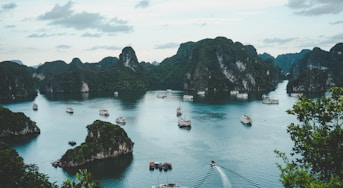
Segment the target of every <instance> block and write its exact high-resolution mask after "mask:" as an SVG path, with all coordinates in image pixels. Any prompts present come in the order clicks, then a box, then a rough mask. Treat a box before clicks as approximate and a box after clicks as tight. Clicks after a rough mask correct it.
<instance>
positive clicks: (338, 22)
mask: <svg viewBox="0 0 343 188" xmlns="http://www.w3.org/2000/svg"><path fill="white" fill-rule="evenodd" d="M331 24H332V25H337V24H343V20H339V21H335V22H332V23H331Z"/></svg>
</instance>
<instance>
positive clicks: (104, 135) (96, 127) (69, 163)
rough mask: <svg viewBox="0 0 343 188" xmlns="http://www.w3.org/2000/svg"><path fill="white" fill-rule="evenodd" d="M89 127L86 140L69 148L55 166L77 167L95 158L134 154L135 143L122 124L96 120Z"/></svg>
mask: <svg viewBox="0 0 343 188" xmlns="http://www.w3.org/2000/svg"><path fill="white" fill-rule="evenodd" d="M87 129H88V135H87V137H86V140H85V142H84V143H82V144H81V145H80V146H77V147H76V148H73V149H69V150H68V151H67V152H66V153H65V154H64V155H63V156H62V157H61V159H59V160H57V161H56V162H54V163H53V164H52V165H53V166H55V167H57V166H58V167H77V166H81V165H84V164H86V163H89V162H92V161H95V160H101V159H107V158H116V157H120V156H123V155H132V152H133V145H134V143H133V142H132V141H131V139H130V138H129V137H128V136H127V134H126V132H125V131H124V129H122V128H121V127H120V126H118V125H114V124H112V123H109V122H104V121H100V120H96V121H94V122H93V123H92V124H90V125H88V126H87Z"/></svg>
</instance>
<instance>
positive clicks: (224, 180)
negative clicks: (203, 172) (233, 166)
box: [213, 166, 231, 188]
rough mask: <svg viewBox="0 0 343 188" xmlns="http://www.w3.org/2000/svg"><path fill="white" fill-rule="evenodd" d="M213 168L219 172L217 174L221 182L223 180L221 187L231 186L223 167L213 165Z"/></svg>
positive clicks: (229, 187)
mask: <svg viewBox="0 0 343 188" xmlns="http://www.w3.org/2000/svg"><path fill="white" fill-rule="evenodd" d="M213 168H214V169H216V170H217V172H218V173H219V175H220V177H221V179H222V182H223V187H228V188H231V183H230V181H229V178H228V177H227V175H226V174H225V172H224V171H223V169H222V168H221V167H220V166H213Z"/></svg>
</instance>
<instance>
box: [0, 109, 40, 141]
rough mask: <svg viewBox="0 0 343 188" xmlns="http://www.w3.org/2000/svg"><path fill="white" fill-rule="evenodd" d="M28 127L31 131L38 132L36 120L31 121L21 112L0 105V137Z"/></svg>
mask: <svg viewBox="0 0 343 188" xmlns="http://www.w3.org/2000/svg"><path fill="white" fill-rule="evenodd" d="M26 127H28V128H29V129H31V130H32V133H39V132H40V131H39V128H38V127H37V125H36V122H34V121H31V119H30V118H28V117H27V116H25V114H24V113H22V112H16V113H14V112H11V111H10V110H9V109H7V108H4V107H2V106H0V137H1V136H8V135H10V134H11V133H14V132H20V131H21V130H23V129H24V128H26Z"/></svg>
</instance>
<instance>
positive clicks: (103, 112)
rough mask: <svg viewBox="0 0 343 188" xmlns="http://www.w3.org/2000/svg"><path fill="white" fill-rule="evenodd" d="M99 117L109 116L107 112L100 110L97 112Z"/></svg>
mask: <svg viewBox="0 0 343 188" xmlns="http://www.w3.org/2000/svg"><path fill="white" fill-rule="evenodd" d="M99 115H101V116H109V115H110V113H108V111H107V110H104V109H102V110H99Z"/></svg>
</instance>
